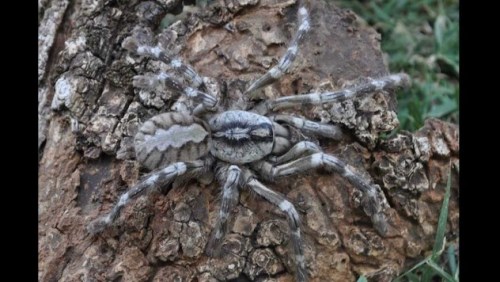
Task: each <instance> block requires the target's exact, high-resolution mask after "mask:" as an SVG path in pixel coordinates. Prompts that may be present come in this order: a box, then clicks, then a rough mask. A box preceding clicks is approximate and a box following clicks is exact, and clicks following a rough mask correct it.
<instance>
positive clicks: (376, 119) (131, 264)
mask: <svg viewBox="0 0 500 282" xmlns="http://www.w3.org/2000/svg"><path fill="white" fill-rule="evenodd" d="M180 2H181V1H179V0H177V1H176V0H158V1H146V2H139V1H105V0H95V1H74V0H73V1H70V0H51V1H48V0H45V1H44V0H39V54H40V55H39V152H40V161H39V280H40V281H76V280H78V281H81V280H83V281H174V280H175V281H219V280H220V281H225V280H229V279H236V278H239V279H240V280H237V281H248V280H256V281H293V272H294V264H293V260H292V259H291V258H292V257H293V255H292V252H293V250H292V248H291V246H289V244H288V238H289V235H288V227H287V224H286V218H285V217H284V215H283V214H282V213H281V212H280V211H279V209H277V208H275V207H273V206H272V205H270V204H268V203H267V202H265V201H264V200H262V199H260V198H258V197H254V196H251V194H250V193H249V192H248V191H246V190H243V191H242V192H241V199H240V202H239V205H238V207H237V209H236V210H234V211H233V216H234V219H233V220H231V225H230V226H231V231H230V232H229V234H228V236H227V237H226V242H225V247H224V248H225V251H226V255H225V256H224V257H222V258H209V257H207V256H205V255H204V253H203V251H204V248H205V244H206V242H207V239H208V236H209V234H210V231H211V229H212V228H213V226H214V223H215V216H216V214H217V212H218V208H219V205H220V201H219V195H220V187H219V184H217V183H216V182H213V183H211V184H202V183H199V182H197V181H191V182H188V183H184V184H182V185H178V186H176V185H174V187H173V188H172V189H171V190H170V191H169V192H168V193H167V194H166V195H165V194H162V193H159V192H155V193H150V194H149V195H146V196H142V197H140V198H138V199H137V200H135V201H134V202H133V203H131V204H130V205H129V206H127V207H126V208H125V209H124V211H123V212H122V214H121V215H120V217H119V219H118V220H117V222H116V223H115V224H114V225H113V226H112V227H110V228H108V229H107V230H105V231H104V232H103V233H102V234H100V235H97V236H91V235H90V234H88V233H87V231H86V226H87V225H88V224H89V223H90V222H91V221H92V220H93V219H95V218H97V217H98V216H102V215H104V214H105V213H106V212H108V211H109V209H110V208H111V207H112V205H114V204H115V203H116V201H117V199H118V197H119V196H120V194H122V193H123V192H124V191H126V190H127V187H130V186H132V185H133V184H135V183H136V182H137V181H138V179H139V177H140V175H142V173H143V171H141V170H140V169H141V168H140V167H139V165H138V164H137V163H136V162H135V158H134V152H133V147H132V140H133V137H134V135H135V132H136V131H137V127H138V125H139V124H140V123H141V122H144V121H146V120H147V119H148V118H150V117H152V116H153V115H156V114H158V113H160V112H165V111H169V109H170V106H171V105H172V104H173V102H174V101H175V99H174V98H175V95H174V94H173V93H170V92H168V91H167V92H164V93H155V92H144V91H138V90H135V89H134V88H133V87H132V83H131V80H132V77H133V76H134V75H136V74H138V73H146V72H154V71H157V70H158V69H159V68H161V65H160V64H159V63H157V62H154V61H150V60H148V59H144V58H139V57H136V56H134V55H131V54H129V53H128V52H126V51H125V50H123V49H122V48H121V42H122V40H123V39H124V38H125V37H127V36H128V35H130V33H131V32H132V30H134V28H135V29H137V28H138V27H140V28H143V29H144V30H146V31H148V30H152V32H151V34H152V36H156V38H157V39H158V40H160V41H162V40H163V42H164V43H165V44H166V45H168V46H169V47H170V48H171V50H172V53H174V54H178V55H179V56H180V57H182V58H183V59H184V60H185V61H186V62H189V63H190V64H191V65H192V66H194V68H195V69H196V70H197V71H198V72H199V73H200V74H201V75H203V76H209V77H214V78H217V79H218V81H219V83H220V84H221V85H222V86H223V87H224V88H225V89H226V90H227V97H226V98H227V101H229V102H233V103H237V101H236V100H237V97H240V96H238V95H240V94H241V92H242V91H243V89H244V88H245V85H246V84H247V83H249V82H250V81H252V80H253V79H255V78H256V77H257V76H259V75H261V74H263V73H264V72H265V71H266V70H267V69H268V68H269V67H272V66H273V65H274V64H275V63H276V62H277V60H278V59H279V57H280V56H281V54H283V53H284V51H285V48H286V46H287V43H288V42H289V40H290V38H291V37H292V35H293V33H294V32H295V30H296V28H297V25H296V5H294V3H295V2H296V1H294V0H290V1H273V0H261V1H258V0H218V1H213V2H214V3H212V4H211V5H210V6H209V7H207V8H198V9H196V8H193V7H191V8H189V7H184V12H183V13H181V14H180V15H178V16H177V17H178V18H179V19H180V20H179V21H176V22H174V23H173V24H171V25H170V26H168V27H167V28H165V29H162V28H160V26H161V24H160V22H161V20H162V19H163V18H164V17H165V15H166V14H168V13H169V12H172V11H180V10H181V7H182V4H181V3H180ZM308 6H309V9H310V14H311V16H312V19H313V29H312V31H311V32H310V33H309V34H308V35H307V36H306V38H305V40H304V41H303V42H302V44H301V49H300V51H299V56H298V58H297V60H296V61H295V63H294V64H293V66H292V69H291V70H290V71H289V73H288V74H287V75H285V76H284V77H283V78H282V79H281V80H280V81H279V82H277V83H275V84H273V85H271V86H269V87H267V88H265V89H264V91H262V92H261V93H262V96H263V97H260V98H272V97H279V96H285V95H292V94H300V93H306V92H311V91H315V90H330V89H337V88H340V87H342V86H344V85H348V84H351V83H357V82H359V81H360V80H362V79H360V77H378V76H382V75H384V74H387V73H388V71H387V67H386V65H385V64H384V61H383V58H382V57H383V56H382V52H381V50H380V45H379V37H380V36H379V35H378V34H377V33H376V32H375V31H374V30H373V29H371V28H369V27H366V26H363V25H362V24H360V23H359V21H358V20H357V16H356V15H354V14H353V13H352V12H350V11H345V10H341V9H339V8H337V7H335V6H334V5H333V4H331V3H330V2H326V1H310V2H309V3H308ZM188 8H189V9H190V11H191V13H187V12H186V11H187V10H188ZM365 79H366V78H365ZM238 93H239V94H238ZM254 98H259V97H254ZM289 111H290V112H293V113H295V114H300V115H303V116H305V117H308V118H310V119H316V120H321V121H323V122H332V123H336V124H340V125H342V127H343V128H344V130H345V132H346V133H347V134H346V135H347V136H346V137H347V138H346V139H345V140H343V141H341V142H333V141H329V140H325V139H319V140H316V139H313V141H314V142H318V143H319V144H320V145H321V146H322V147H323V148H324V149H325V151H326V152H328V153H331V154H335V155H337V156H339V157H340V158H341V159H343V160H345V161H346V162H347V163H348V164H349V165H350V166H352V167H353V168H354V169H355V170H357V171H358V172H359V173H361V174H363V176H365V177H366V178H367V179H370V178H371V179H373V180H374V181H375V183H377V184H379V185H380V186H381V187H382V189H383V191H384V193H385V195H386V197H387V199H388V202H389V204H390V206H391V209H390V210H389V221H390V224H391V232H390V233H389V234H388V236H385V237H382V236H380V235H379V234H377V233H376V231H375V230H374V228H373V226H372V224H371V221H370V219H369V218H368V217H367V216H366V215H365V214H364V212H363V210H362V208H361V207H360V203H359V199H360V196H359V193H357V192H356V190H355V189H354V188H353V187H352V185H350V184H349V182H347V181H346V180H345V179H343V178H342V177H341V176H340V175H336V174H331V173H329V172H326V171H324V170H317V171H311V172H307V173H304V174H302V175H299V176H297V177H293V178H292V177H291V178H286V179H281V180H279V181H278V182H277V183H266V184H267V185H269V187H271V188H272V189H275V190H276V191H280V192H281V193H283V194H285V195H287V197H288V198H289V199H291V201H292V202H293V203H294V204H295V205H296V206H297V209H298V210H299V213H300V216H301V219H302V227H303V228H302V229H303V233H304V239H305V250H306V253H305V257H306V265H307V268H308V271H309V277H310V280H311V281H355V280H356V278H357V277H358V276H359V275H361V274H363V275H365V276H368V277H369V280H370V281H389V280H391V279H392V278H394V277H395V276H396V275H397V274H398V273H399V272H400V271H401V270H402V269H403V268H404V267H405V266H408V265H411V264H412V263H414V262H415V261H417V260H418V259H421V258H422V257H424V256H426V255H427V254H428V252H429V251H430V250H432V246H433V242H434V236H435V232H436V227H437V221H438V215H439V210H440V208H441V203H442V199H443V196H444V186H445V184H446V180H447V177H448V173H450V171H451V175H452V197H451V199H450V211H449V218H448V225H447V239H448V242H450V241H453V240H458V216H459V212H458V167H459V165H458V164H459V156H458V151H459V147H458V128H457V126H455V125H453V124H448V123H445V122H441V121H439V120H434V119H432V120H428V121H427V122H426V124H425V126H424V127H423V128H422V129H420V130H418V131H417V132H415V133H401V134H397V135H395V136H394V137H392V138H389V139H384V138H381V134H384V133H387V132H389V131H391V130H393V129H394V128H395V127H397V126H398V120H397V117H396V112H395V111H396V96H395V94H394V93H385V92H379V93H375V94H374V95H369V96H368V97H362V98H359V99H355V100H354V101H345V102H341V103H334V104H332V105H329V106H321V107H312V106H310V107H309V106H303V107H300V108H297V109H292V110H289ZM235 281H236V280H235Z"/></svg>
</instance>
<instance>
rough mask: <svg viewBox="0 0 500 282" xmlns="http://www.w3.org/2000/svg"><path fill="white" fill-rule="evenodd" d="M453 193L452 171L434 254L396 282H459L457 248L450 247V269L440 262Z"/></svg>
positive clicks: (447, 254) (440, 216) (451, 245)
mask: <svg viewBox="0 0 500 282" xmlns="http://www.w3.org/2000/svg"><path fill="white" fill-rule="evenodd" d="M450 193H451V171H450V172H449V174H448V183H447V184H446V192H445V195H444V199H443V204H442V206H441V212H440V214H439V221H438V227H437V232H436V239H435V242H434V248H433V249H432V254H431V255H430V256H428V257H427V258H426V259H424V260H422V261H421V262H419V263H417V264H416V265H414V266H413V267H412V268H411V269H410V270H408V271H406V272H405V273H403V274H402V275H401V276H399V277H397V278H396V279H395V280H394V281H395V282H399V281H410V282H413V281H423V282H427V281H429V282H430V281H436V280H434V277H440V278H441V281H448V282H458V281H459V280H458V266H457V261H456V255H455V246H454V245H453V244H450V245H449V246H448V249H447V252H446V256H444V258H446V259H447V260H448V267H446V265H445V264H444V263H442V260H440V258H441V256H442V255H443V251H444V250H445V246H446V237H445V231H446V221H447V219H448V203H449V200H450Z"/></svg>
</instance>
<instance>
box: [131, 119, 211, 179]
mask: <svg viewBox="0 0 500 282" xmlns="http://www.w3.org/2000/svg"><path fill="white" fill-rule="evenodd" d="M134 146H135V152H136V158H137V160H138V161H139V162H140V163H142V164H143V165H144V166H145V167H146V168H148V169H150V170H153V169H155V168H159V167H162V166H165V165H168V164H170V163H172V162H177V161H193V160H196V159H198V158H200V157H202V156H204V155H206V154H207V153H208V150H209V147H210V128H208V126H207V124H206V123H205V122H204V121H202V120H201V119H199V118H196V117H193V116H191V115H189V114H188V113H182V112H169V113H163V114H160V115H157V116H154V117H152V118H151V119H149V120H147V121H146V122H145V123H144V124H143V125H142V126H141V127H140V128H139V131H138V133H137V134H136V136H135V140H134Z"/></svg>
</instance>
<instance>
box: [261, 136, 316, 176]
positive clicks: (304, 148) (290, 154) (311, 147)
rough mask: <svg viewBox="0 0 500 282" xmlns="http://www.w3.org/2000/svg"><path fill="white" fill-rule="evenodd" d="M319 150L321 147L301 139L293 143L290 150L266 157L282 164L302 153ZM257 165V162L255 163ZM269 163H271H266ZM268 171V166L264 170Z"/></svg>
mask: <svg viewBox="0 0 500 282" xmlns="http://www.w3.org/2000/svg"><path fill="white" fill-rule="evenodd" d="M317 152H321V148H320V147H319V146H318V145H316V144H314V143H313V142H310V141H301V142H298V143H297V144H295V145H294V146H293V147H292V148H291V149H290V150H288V151H287V152H286V153H285V154H283V155H281V156H270V157H269V158H268V159H269V160H270V161H271V162H273V164H274V165H277V164H282V163H285V162H288V161H291V160H295V159H297V158H299V157H301V156H303V155H310V154H313V153H317ZM257 165H258V163H257ZM268 165H271V164H268ZM266 171H269V168H268V169H267V170H266Z"/></svg>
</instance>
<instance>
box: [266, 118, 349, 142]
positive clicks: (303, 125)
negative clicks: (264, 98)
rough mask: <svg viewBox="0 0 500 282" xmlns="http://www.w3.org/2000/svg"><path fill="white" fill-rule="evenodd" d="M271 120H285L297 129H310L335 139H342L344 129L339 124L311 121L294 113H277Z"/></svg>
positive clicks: (284, 121)
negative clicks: (293, 114)
mask: <svg viewBox="0 0 500 282" xmlns="http://www.w3.org/2000/svg"><path fill="white" fill-rule="evenodd" d="M271 120H273V121H277V122H283V123H286V124H288V125H291V126H293V127H295V128H297V129H301V130H305V131H309V132H311V133H314V134H317V135H320V136H323V137H326V138H331V139H334V140H340V139H342V130H341V129H340V127H339V126H336V125H332V124H328V123H320V122H315V121H311V120H308V119H305V118H301V117H296V116H292V115H276V116H273V117H271Z"/></svg>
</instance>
